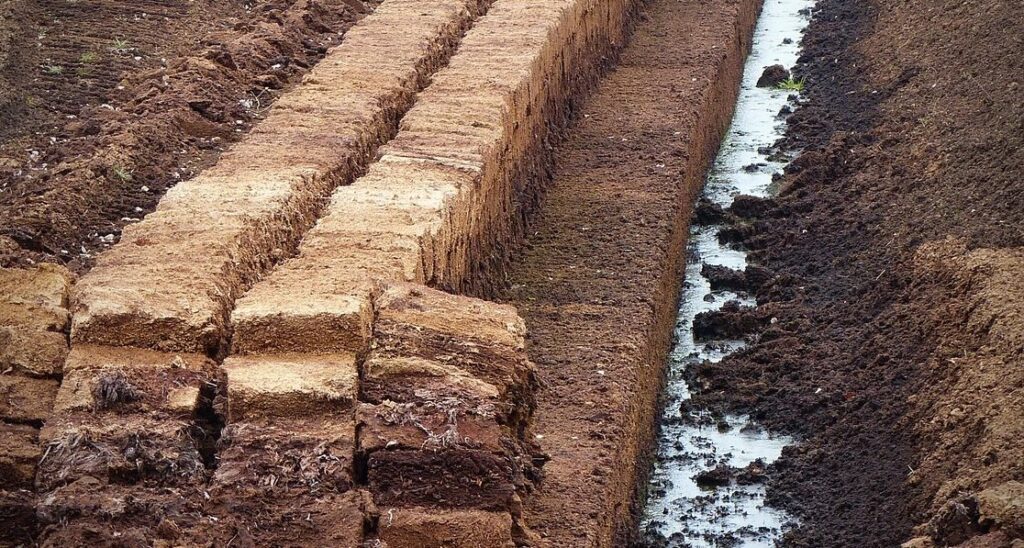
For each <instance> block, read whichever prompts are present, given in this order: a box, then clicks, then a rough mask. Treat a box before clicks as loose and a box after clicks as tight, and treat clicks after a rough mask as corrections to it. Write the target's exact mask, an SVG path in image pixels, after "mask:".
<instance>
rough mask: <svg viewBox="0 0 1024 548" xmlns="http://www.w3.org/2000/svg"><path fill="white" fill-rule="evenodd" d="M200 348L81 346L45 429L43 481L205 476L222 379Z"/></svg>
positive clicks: (171, 481) (157, 481)
mask: <svg viewBox="0 0 1024 548" xmlns="http://www.w3.org/2000/svg"><path fill="white" fill-rule="evenodd" d="M217 376H218V373H217V366H216V364H215V363H214V362H213V361H211V360H209V359H208V358H207V357H205V356H202V355H196V354H173V353H163V352H155V351H149V350H140V349H133V348H111V347H100V346H90V345H79V346H76V347H75V348H74V349H73V350H72V351H71V353H70V354H69V355H68V360H67V363H66V368H65V377H64V381H63V383H62V384H61V387H60V389H59V390H58V392H57V397H56V399H55V402H54V414H53V416H52V418H51V419H50V421H48V422H47V423H46V425H45V426H44V427H43V430H42V432H41V433H40V440H41V442H42V443H43V446H44V447H43V458H42V460H41V462H40V474H39V486H40V487H41V488H44V489H48V488H53V487H55V486H58V485H62V484H65V483H68V482H71V481H75V480H77V479H79V478H81V477H84V476H92V477H94V478H99V479H102V480H103V481H105V482H113V483H136V482H142V483H146V484H153V485H183V484H190V483H193V482H197V481H199V482H201V481H203V478H204V477H205V475H206V473H205V466H204V457H203V452H204V450H206V448H208V447H209V446H211V445H212V439H211V437H210V434H209V433H208V432H206V431H205V430H204V429H203V428H202V426H201V423H202V420H203V415H204V413H207V412H209V413H212V411H210V410H212V408H213V406H214V400H215V399H217V397H218V390H219V386H220V382H219V380H218V377H217Z"/></svg>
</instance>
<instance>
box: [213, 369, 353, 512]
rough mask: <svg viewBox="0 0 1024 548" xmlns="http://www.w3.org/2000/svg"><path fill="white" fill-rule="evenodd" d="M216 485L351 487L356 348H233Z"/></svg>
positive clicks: (331, 489) (338, 490)
mask: <svg viewBox="0 0 1024 548" xmlns="http://www.w3.org/2000/svg"><path fill="white" fill-rule="evenodd" d="M224 369H225V371H226V372H227V379H228V383H227V384H228V421H229V424H228V426H227V428H226V429H225V430H224V433H223V435H222V436H221V439H220V442H219V447H220V451H219V453H218V459H219V466H218V468H217V472H216V474H215V475H214V485H215V487H216V488H217V489H225V488H227V489H234V490H246V489H248V490H253V491H260V490H268V489H269V490H273V489H275V488H302V489H306V490H307V491H309V492H335V493H342V492H345V491H348V490H349V489H350V488H351V487H352V485H353V483H354V477H353V468H354V466H353V460H354V453H355V437H356V428H355V419H354V405H355V402H356V397H357V390H358V387H357V385H358V382H359V375H358V370H357V367H356V357H355V355H354V354H351V353H347V354H344V353H343V354H278V355H263V354H259V355H247V356H231V357H229V358H228V359H227V360H226V361H225V362H224Z"/></svg>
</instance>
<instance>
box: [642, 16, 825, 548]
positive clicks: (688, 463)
mask: <svg viewBox="0 0 1024 548" xmlns="http://www.w3.org/2000/svg"><path fill="white" fill-rule="evenodd" d="M813 4H814V2H813V0H766V1H765V4H764V8H763V10H762V12H761V17H760V19H759V20H758V25H757V29H756V31H755V35H754V46H753V50H752V51H751V54H750V56H749V58H748V59H747V62H746V67H745V69H744V75H743V83H742V87H741V89H740V94H739V98H738V101H737V104H736V113H735V115H734V117H733V120H732V125H731V126H730V128H729V132H728V134H727V136H726V138H725V140H724V141H723V143H722V148H721V150H720V151H719V153H718V156H717V158H716V159H715V164H714V166H713V167H712V169H711V172H710V173H709V175H708V179H707V183H706V186H705V189H704V196H705V197H706V198H708V199H709V200H711V201H713V202H715V203H717V204H718V205H721V206H722V207H727V206H729V205H730V204H731V203H732V200H733V197H734V196H736V195H738V194H746V195H752V196H766V195H768V193H769V192H770V190H769V189H770V187H771V183H772V175H773V174H774V173H776V172H781V171H782V168H783V167H784V166H785V164H786V161H785V159H778V158H776V159H769V158H768V156H767V154H768V151H767V150H766V149H767V147H771V145H772V144H774V143H775V142H776V141H777V140H778V139H779V138H780V137H781V136H782V134H783V132H784V131H785V121H784V120H783V119H782V118H780V117H779V116H778V114H779V111H780V109H782V107H783V106H785V105H791V103H790V101H789V98H788V97H789V95H790V94H791V93H792V92H787V91H779V90H770V89H763V88H757V87H756V86H755V83H756V82H757V79H758V78H759V77H760V76H761V72H762V70H763V69H764V67H766V66H769V65H773V64H781V65H783V66H785V67H792V66H793V65H794V64H796V59H797V56H798V55H799V42H800V37H801V33H802V32H803V30H804V28H805V27H806V26H807V23H808V22H809V16H808V15H807V10H809V9H810V8H811V7H812V6H813ZM801 11H803V12H804V13H803V14H801ZM787 39H788V41H789V43H786V42H787ZM791 106H792V105H791ZM718 230H719V227H717V226H708V227H697V226H694V227H691V230H690V243H689V249H687V257H688V259H687V265H686V278H685V284H684V286H683V293H682V301H681V303H680V308H679V316H678V320H677V323H676V333H675V335H676V343H675V346H674V347H673V349H672V353H671V354H670V356H669V364H668V366H669V371H668V384H667V387H666V390H667V392H666V395H665V400H666V401H665V408H664V411H663V412H662V416H661V431H660V432H659V440H658V443H659V449H658V454H657V456H656V458H655V464H654V469H653V472H652V474H651V479H650V486H649V490H648V499H647V505H646V509H645V513H644V516H643V519H642V521H641V524H640V527H641V533H644V537H645V538H647V539H648V540H649V541H650V542H651V545H652V546H667V547H683V546H686V547H702V546H744V547H755V546H774V545H775V541H776V540H777V539H778V538H779V537H780V536H781V535H782V532H783V531H784V530H785V529H787V528H789V527H791V526H792V525H794V521H793V518H792V517H791V516H788V515H787V514H785V513H784V512H782V511H780V510H777V509H774V508H771V507H768V506H765V504H764V500H765V486H764V484H763V483H762V481H763V479H764V478H763V476H761V475H760V471H761V466H762V465H766V464H769V463H771V462H772V461H774V460H775V459H777V458H778V457H779V455H780V454H781V452H782V448H783V447H785V446H786V445H787V444H789V443H791V442H792V440H791V439H789V438H787V437H784V436H777V435H773V434H771V433H769V432H765V431H764V430H763V429H762V428H760V427H759V426H758V425H756V424H752V423H750V422H749V421H748V420H747V417H744V416H721V417H712V416H710V415H708V414H707V413H702V412H699V411H693V410H691V411H685V412H684V411H681V409H680V408H681V406H683V407H685V405H686V401H687V400H689V399H690V391H689V387H688V386H687V384H686V381H685V380H684V372H685V370H686V368H687V367H689V366H690V365H691V364H694V363H700V362H702V361H704V360H710V361H719V360H721V359H722V358H724V357H725V356H727V355H728V354H729V353H731V352H734V351H736V350H737V349H739V348H741V347H742V346H743V345H744V342H743V341H739V340H716V341H711V342H696V341H695V340H694V337H693V330H692V325H693V320H694V317H695V316H696V315H697V314H699V313H701V312H704V311H709V310H717V309H719V308H721V306H722V305H723V304H724V303H726V302H728V301H730V300H736V301H739V302H740V303H741V304H744V305H750V306H753V305H754V304H756V303H755V302H754V300H753V298H751V297H750V296H749V295H746V294H742V293H736V292H732V291H712V290H711V285H710V283H709V282H708V280H707V279H706V278H704V277H703V276H702V275H701V265H703V264H705V263H706V264H713V265H722V266H727V267H729V268H734V269H738V270H742V269H743V268H744V267H745V266H746V253H744V252H743V251H740V250H737V249H732V248H730V247H728V246H723V245H721V244H719V243H718ZM723 465H724V466H728V467H734V468H741V469H742V468H747V467H748V466H750V468H747V470H748V473H746V474H740V475H739V476H737V475H736V474H735V473H731V474H726V475H724V477H721V478H718V479H717V480H716V478H715V477H714V474H709V472H710V471H712V470H714V469H716V467H719V466H723ZM698 475H700V476H701V477H702V480H701V481H700V482H698V480H697V477H698ZM709 476H710V477H709ZM725 482H727V483H725ZM713 483H718V484H720V485H719V486H718V487H717V488H715V487H712V486H709V484H713ZM721 483H725V484H724V485H721Z"/></svg>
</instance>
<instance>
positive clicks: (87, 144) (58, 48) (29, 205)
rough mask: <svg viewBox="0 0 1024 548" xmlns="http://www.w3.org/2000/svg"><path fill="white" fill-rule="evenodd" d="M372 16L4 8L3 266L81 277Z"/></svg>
mask: <svg viewBox="0 0 1024 548" xmlns="http://www.w3.org/2000/svg"><path fill="white" fill-rule="evenodd" d="M377 4H379V1H377V0H366V1H361V0H323V1H318V0H259V1H256V2H243V1H238V0H232V1H230V2H213V1H208V0H202V1H196V2H180V1H167V0H154V1H150V2H141V3H140V2H135V3H131V5H126V4H124V3H122V2H113V1H106V0H104V1H101V2H89V3H88V4H82V3H75V2H63V1H52V0H34V1H33V0H20V1H15V2H9V3H5V5H4V7H3V8H0V9H2V11H3V14H4V18H3V22H2V23H0V46H2V47H0V52H2V53H0V68H2V70H0V75H2V76H0V116H2V118H3V119H4V121H5V124H4V125H3V127H2V128H0V218H2V219H4V223H3V225H2V226H0V266H13V265H18V264H25V263H28V262H30V261H40V260H43V261H57V262H62V263H65V264H67V265H68V266H69V267H70V268H71V269H72V270H75V271H77V272H82V271H84V270H85V269H87V268H88V267H89V266H90V264H91V262H92V260H93V257H94V255H95V253H96V252H98V251H101V250H102V249H104V248H106V247H109V246H110V245H111V244H113V243H114V241H115V240H116V239H117V237H118V236H119V235H120V230H121V228H122V227H123V226H124V225H125V224H127V223H130V222H132V221H133V220H138V219H139V218H141V217H143V216H144V215H145V214H146V213H148V212H150V211H151V210H152V209H153V208H154V207H155V206H156V203H157V201H158V200H159V199H160V197H161V196H162V195H163V193H164V191H166V190H167V188H169V187H171V186H173V185H174V184H175V183H176V182H178V181H179V180H182V179H186V178H189V177H191V176H192V175H194V174H195V173H196V172H198V171H199V170H201V169H203V168H204V167H206V166H208V165H210V164H212V163H213V162H214V161H215V160H216V158H217V156H218V155H219V153H220V152H221V151H222V150H223V149H224V148H225V147H226V146H228V145H229V144H230V143H231V142H233V141H236V140H237V139H238V138H240V137H241V136H242V135H243V134H244V133H245V132H246V131H248V130H249V129H250V128H251V127H252V125H253V124H254V123H255V122H256V121H257V120H258V119H259V118H260V117H261V116H262V115H263V114H264V113H265V112H266V110H267V108H268V107H269V106H270V104H271V103H273V101H274V99H275V98H276V97H278V96H279V95H280V94H281V93H282V92H283V91H284V90H285V89H286V88H288V87H289V86H290V85H292V84H294V83H295V82H297V81H298V79H299V78H300V77H301V76H302V75H303V74H304V73H305V72H307V71H308V69H309V68H310V67H311V66H312V65H313V64H315V63H316V62H317V61H318V60H319V59H320V58H321V57H322V56H323V55H324V54H325V53H326V51H327V48H328V47H330V46H332V45H334V44H337V43H338V42H340V41H341V39H342V35H343V34H344V32H345V31H346V30H347V29H348V28H349V27H350V26H351V25H352V24H353V23H354V22H355V21H357V20H358V19H360V18H361V17H363V16H364V15H365V14H366V13H369V12H370V11H372V10H373V8H374V7H375V6H376V5H377ZM8 122H9V123H8Z"/></svg>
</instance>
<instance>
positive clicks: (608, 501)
mask: <svg viewBox="0 0 1024 548" xmlns="http://www.w3.org/2000/svg"><path fill="white" fill-rule="evenodd" d="M758 5H759V4H758V3H757V2H755V1H751V0H744V1H737V0H714V1H710V2H696V1H694V2H690V1H685V2H668V1H659V0H655V1H652V2H650V3H648V4H647V6H646V11H645V12H644V13H643V14H642V15H641V16H640V18H639V20H638V23H637V26H636V30H635V32H634V34H633V36H632V38H631V41H630V42H629V44H628V45H627V46H626V47H625V49H624V50H623V51H622V54H621V59H620V62H619V64H618V66H617V67H616V69H615V70H614V71H613V72H611V73H610V74H608V76H607V77H606V78H605V79H604V80H603V81H602V82H601V84H600V86H599V87H598V89H597V91H596V92H595V95H594V96H593V97H592V98H590V99H589V100H588V101H587V102H585V103H584V104H583V105H582V106H581V108H580V110H579V114H581V116H579V115H578V117H577V119H576V122H575V123H574V124H573V125H572V126H571V127H570V128H569V131H568V134H567V138H566V140H565V141H564V142H563V143H562V144H561V145H560V146H559V147H558V148H557V150H556V156H555V166H554V173H555V175H554V180H553V181H552V183H551V186H550V189H549V190H548V191H547V194H546V195H545V197H544V198H543V201H542V206H541V208H540V210H539V212H538V213H537V215H536V217H535V219H534V220H533V222H532V224H531V225H530V228H529V230H528V232H527V238H526V246H525V249H524V251H523V252H522V254H521V255H520V256H519V257H517V258H516V259H515V260H514V261H513V264H512V267H511V269H510V272H509V281H510V284H511V286H510V289H508V290H507V291H506V292H505V294H504V295H503V300H505V301H507V302H510V303H512V304H515V305H516V307H517V308H518V309H519V311H520V313H521V314H522V315H523V316H524V318H525V319H526V322H527V325H528V327H529V337H528V342H529V353H530V357H531V360H533V361H534V362H535V363H536V364H537V368H538V375H539V376H540V377H541V382H542V383H544V384H543V388H542V390H541V391H540V392H539V393H538V399H537V411H536V414H535V426H534V431H535V433H536V435H537V439H538V441H539V442H540V443H541V444H542V445H543V447H544V449H545V451H547V452H548V453H550V455H551V461H550V462H549V463H547V465H545V479H544V481H543V483H542V486H541V489H540V491H539V492H538V493H536V494H535V495H533V496H531V497H529V498H527V499H526V500H525V501H524V508H525V515H526V520H527V523H529V524H530V526H531V527H532V528H533V529H534V531H535V532H536V533H538V534H539V535H540V544H541V545H543V546H553V547H554V546H557V547H566V546H623V545H625V544H626V542H627V539H628V537H629V536H630V535H631V534H632V533H631V532H632V524H633V523H635V521H634V519H633V517H634V515H633V512H634V508H633V507H632V506H631V504H630V501H634V500H636V499H635V498H634V497H635V495H636V493H635V490H636V486H637V485H638V484H640V485H642V484H643V481H642V479H643V473H644V471H645V470H646V468H647V464H648V461H647V456H648V455H649V454H650V452H651V449H652V447H651V444H652V439H653V435H652V434H653V424H654V411H655V401H656V396H657V393H658V389H659V388H660V386H661V381H662V376H663V368H664V363H665V357H666V353H667V351H668V346H669V337H670V333H671V328H672V325H673V323H674V318H675V312H676V308H675V306H676V302H677V297H678V290H679V280H680V276H681V269H682V267H683V259H682V257H683V255H682V252H681V250H682V249H684V248H685V246H684V244H685V238H686V234H687V231H686V227H687V220H688V217H689V214H690V204H692V203H693V201H694V199H695V198H696V195H697V193H698V192H699V190H700V187H701V183H702V180H703V177H704V173H705V170H706V167H707V165H708V164H709V163H710V161H711V159H712V157H713V155H714V153H715V150H716V149H717V145H718V142H719V140H720V138H721V136H722V134H723V131H724V129H725V127H726V125H727V124H728V121H729V117H730V115H731V112H732V106H733V99H734V97H735V93H736V89H737V87H738V81H739V77H740V74H741V69H742V61H743V58H744V55H745V52H746V48H747V47H749V38H750V33H751V32H752V30H753V24H754V20H755V15H756V12H757V8H758ZM666 51H672V52H673V54H672V55H666V54H665V52H666Z"/></svg>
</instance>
